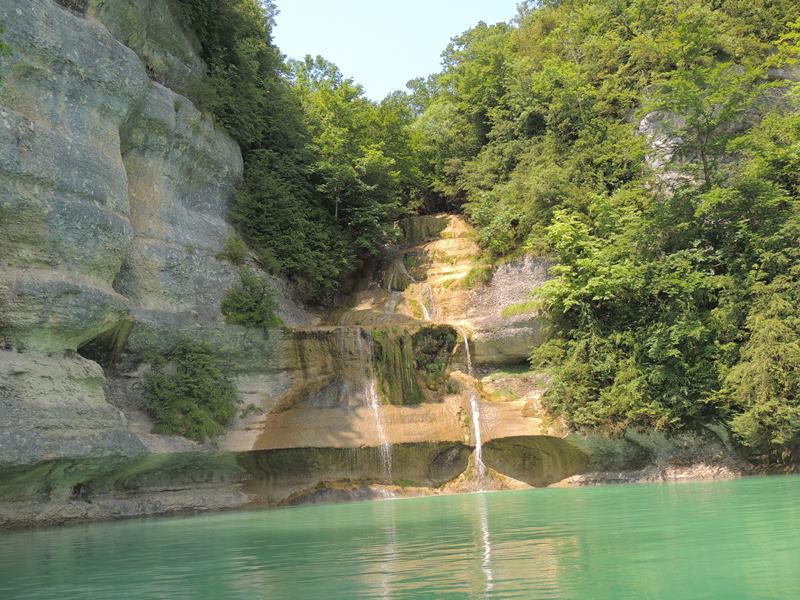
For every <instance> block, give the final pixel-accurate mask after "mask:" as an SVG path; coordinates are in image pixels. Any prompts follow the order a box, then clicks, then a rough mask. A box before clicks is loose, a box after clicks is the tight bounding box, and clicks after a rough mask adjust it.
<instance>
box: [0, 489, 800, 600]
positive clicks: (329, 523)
mask: <svg viewBox="0 0 800 600" xmlns="http://www.w3.org/2000/svg"><path fill="white" fill-rule="evenodd" d="M482 597H490V598H587V599H603V598H609V599H611V598H613V599H615V600H616V599H620V598H637V599H639V598H671V599H673V598H725V599H728V598H786V599H794V598H800V478H798V477H770V478H750V479H742V480H738V481H729V482H719V483H688V484H678V485H639V486H613V487H598V488H583V489H543V490H530V491H524V492H507V493H505V492H504V493H493V494H471V495H463V496H449V497H433V498H421V499H411V500H389V501H381V502H364V503H357V504H342V505H331V506H312V507H304V508H294V509H285V510H273V511H259V512H246V513H242V512H240V513H231V514H224V515H213V516H198V517H189V518H177V519H150V520H139V521H126V522H120V523H114V524H100V525H90V526H77V527H68V528H62V529H51V530H40V531H30V532H14V533H2V534H0V598H2V599H3V600H7V599H11V598H15V599H16V598H37V599H43V598H58V599H59V600H66V599H70V600H72V599H78V598H98V599H128V598H147V599H151V598H157V599H173V598H186V599H189V598H191V599H198V598H214V599H217V598H219V599H235V598H246V599H248V600H254V599H263V598H289V599H293V600H301V599H306V598H326V599H331V598H482Z"/></svg>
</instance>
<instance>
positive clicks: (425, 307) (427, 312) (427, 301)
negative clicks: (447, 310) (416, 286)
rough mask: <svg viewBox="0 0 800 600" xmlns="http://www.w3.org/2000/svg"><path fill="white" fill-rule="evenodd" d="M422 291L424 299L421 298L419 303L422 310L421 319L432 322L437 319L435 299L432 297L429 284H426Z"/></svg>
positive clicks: (431, 289)
mask: <svg viewBox="0 0 800 600" xmlns="http://www.w3.org/2000/svg"><path fill="white" fill-rule="evenodd" d="M422 291H423V293H424V294H425V298H423V299H422V300H421V301H420V303H419V305H420V307H421V308H422V317H423V319H425V320H426V321H432V320H434V319H435V318H437V314H436V299H435V298H434V297H433V288H432V287H431V286H430V284H427V283H426V284H425V285H424V286H423V287H422ZM429 307H430V308H429Z"/></svg>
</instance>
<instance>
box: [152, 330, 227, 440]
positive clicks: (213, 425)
mask: <svg viewBox="0 0 800 600" xmlns="http://www.w3.org/2000/svg"><path fill="white" fill-rule="evenodd" d="M142 393H143V397H144V400H145V405H146V408H147V412H148V413H149V415H150V416H151V417H152V419H153V421H154V422H155V427H154V429H153V431H154V432H155V433H165V434H173V435H182V436H184V437H187V438H189V439H192V440H196V441H203V440H206V439H208V438H212V437H214V436H217V435H219V434H221V433H223V432H224V431H225V428H226V427H227V426H228V425H229V424H230V423H231V421H232V420H233V417H234V413H235V408H236V386H235V385H234V383H233V381H232V380H231V379H230V378H229V377H228V376H227V375H226V374H225V372H224V371H223V370H222V369H221V367H220V365H219V364H218V363H217V361H216V359H215V358H214V355H213V354H212V352H211V348H210V347H209V346H208V345H206V344H198V343H194V342H189V341H183V342H181V343H179V344H178V345H177V346H176V347H175V348H174V349H173V350H172V351H171V352H170V353H169V354H167V355H166V356H163V357H161V356H159V357H155V358H153V359H152V361H151V371H150V372H149V373H148V374H147V375H146V376H145V378H144V381H143V383H142Z"/></svg>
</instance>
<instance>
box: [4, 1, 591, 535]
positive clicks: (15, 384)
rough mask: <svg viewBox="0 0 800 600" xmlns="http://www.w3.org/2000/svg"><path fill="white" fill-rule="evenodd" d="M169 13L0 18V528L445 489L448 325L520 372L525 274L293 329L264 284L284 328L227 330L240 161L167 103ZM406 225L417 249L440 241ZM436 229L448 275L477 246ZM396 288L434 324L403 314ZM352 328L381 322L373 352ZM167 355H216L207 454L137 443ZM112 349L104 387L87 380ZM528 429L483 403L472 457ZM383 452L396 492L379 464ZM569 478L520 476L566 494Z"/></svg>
mask: <svg viewBox="0 0 800 600" xmlns="http://www.w3.org/2000/svg"><path fill="white" fill-rule="evenodd" d="M76 4H78V3H75V2H73V3H71V5H73V6H74V5H76ZM170 6H171V5H170V3H169V2H164V1H161V0H114V1H111V0H87V1H86V2H85V3H83V7H84V9H85V10H81V11H80V12H74V11H72V10H68V9H66V8H64V7H63V6H62V5H61V4H60V3H58V2H56V1H55V0H4V1H3V2H2V3H0V22H2V23H3V24H4V25H5V34H4V37H5V39H6V41H7V42H8V43H9V44H10V45H11V46H12V47H13V54H12V55H11V56H9V57H3V58H0V73H2V76H3V79H4V84H3V86H2V88H0V526H2V525H3V524H4V523H12V524H13V523H18V522H37V523H38V522H60V521H65V520H70V519H76V518H104V517H114V516H128V515H135V514H150V513H162V512H169V511H174V510H182V509H187V508H223V507H230V506H239V505H242V504H244V503H248V502H252V501H254V500H259V499H260V500H261V501H266V502H279V501H283V500H285V499H286V498H287V497H288V496H289V495H292V497H294V498H295V499H296V498H298V497H303V494H304V493H305V492H304V491H303V490H304V489H305V488H309V489H313V488H314V486H315V485H317V483H318V482H320V481H322V480H324V479H326V478H327V479H330V478H333V479H337V478H338V479H343V478H344V479H353V480H359V479H365V480H374V479H376V478H377V479H381V478H382V483H384V484H390V483H392V479H397V480H408V481H413V482H415V483H416V484H418V485H440V484H442V483H443V482H445V481H448V480H449V479H452V478H453V477H455V476H456V475H458V474H459V473H460V472H462V471H463V470H464V468H465V466H466V464H467V458H468V456H469V454H470V451H471V445H473V444H474V440H473V438H472V428H471V426H470V423H469V418H468V416H467V411H466V409H465V406H464V393H463V391H464V389H465V387H464V386H470V385H474V382H470V381H468V379H469V378H467V377H466V375H464V374H463V373H459V372H458V368H459V365H460V364H461V363H463V356H461V355H460V354H459V350H458V343H457V340H458V334H457V331H456V330H455V328H454V327H450V326H449V325H447V326H445V325H444V322H445V321H448V322H449V321H452V320H453V319H455V320H456V321H459V319H461V320H463V322H459V323H456V325H458V326H464V327H465V328H466V329H467V330H469V331H471V332H473V333H474V336H473V337H474V341H473V344H474V349H475V357H476V360H477V361H478V362H479V363H482V364H491V363H493V362H498V363H518V362H520V361H521V360H524V358H525V356H526V355H527V352H528V349H529V346H530V344H531V343H532V341H535V337H536V335H537V333H536V332H537V331H538V329H537V321H536V317H535V315H534V316H530V315H529V316H527V317H514V318H508V319H507V318H504V317H502V316H501V315H500V312H501V311H502V308H504V307H505V306H507V305H510V304H511V303H514V302H519V301H521V300H524V299H525V297H526V295H527V292H528V291H529V286H528V283H529V282H526V283H523V284H522V285H517V287H515V288H513V290H511V283H513V282H514V281H518V280H520V278H522V279H525V278H528V279H530V278H529V277H528V275H530V273H532V272H536V273H539V275H541V276H542V277H543V275H542V272H543V271H542V267H541V265H539V264H538V263H535V264H534V263H531V264H528V263H525V264H522V265H521V266H520V265H516V266H509V267H505V268H503V269H501V270H500V271H498V273H497V274H496V275H495V278H496V281H495V283H494V285H492V286H489V287H488V288H486V289H483V290H482V291H480V292H476V294H477V295H475V294H472V295H470V294H471V293H468V292H464V293H461V294H456V293H450V294H448V293H447V288H448V285H449V284H447V281H448V279H453V277H455V278H456V279H458V278H461V277H463V275H464V274H465V272H461V271H459V272H457V273H453V272H448V270H447V269H448V267H447V265H445V264H444V263H443V264H442V265H434V267H436V268H439V269H440V271H441V272H438V275H439V276H440V277H439V278H438V279H436V280H435V281H434V280H432V281H431V285H428V286H427V287H425V286H424V285H422V284H421V283H419V282H417V281H416V280H415V278H414V272H415V271H414V268H413V265H409V267H410V268H407V267H406V264H405V262H403V261H402V260H401V261H400V262H399V263H398V264H397V265H396V268H395V269H394V271H393V272H394V273H395V276H394V277H393V279H392V281H391V282H390V283H389V288H390V290H389V291H387V292H383V291H379V292H378V293H377V296H376V294H372V296H370V297H371V298H372V299H373V300H374V299H375V298H376V297H378V296H380V300H381V303H379V305H374V304H373V305H371V306H370V307H367V308H366V309H365V310H364V311H359V310H358V309H355V310H352V311H348V313H347V314H346V315H337V316H336V318H332V319H331V326H329V327H310V326H312V325H316V321H317V320H318V319H317V317H316V316H315V315H313V314H312V313H310V312H309V311H308V310H307V309H306V308H305V307H303V306H302V305H301V304H300V303H298V302H297V301H295V300H294V299H293V294H292V290H291V287H290V286H289V285H288V284H287V283H286V282H284V281H282V280H280V279H279V278H275V277H271V281H272V284H273V287H274V288H275V290H276V295H277V298H276V299H277V301H278V312H279V314H280V315H281V317H282V318H283V320H284V322H285V323H286V325H287V327H284V328H276V329H273V330H270V331H268V332H264V331H261V330H257V329H246V328H243V327H239V326H231V325H227V324H225V322H224V318H223V316H222V314H221V312H220V308H219V307H220V303H221V301H222V298H223V297H224V295H225V293H226V292H227V290H228V289H229V288H230V287H231V285H233V284H234V283H236V282H237V281H238V270H237V268H235V267H233V266H231V265H229V264H227V263H226V262H224V261H221V260H220V259H218V258H217V256H218V255H219V253H220V252H221V251H222V249H223V247H224V245H225V242H226V240H227V239H228V237H229V236H230V235H231V233H232V227H231V225H230V223H229V221H228V218H227V216H228V211H229V208H230V205H231V201H232V199H233V196H234V193H235V189H236V186H237V185H238V183H239V182H240V180H241V176H242V156H241V153H240V150H239V148H238V146H237V145H236V143H235V142H234V141H233V140H232V139H231V138H230V136H228V135H227V134H226V133H225V132H224V131H222V130H221V129H220V128H219V127H217V126H216V125H215V124H214V122H213V120H212V119H211V118H210V117H209V116H207V115H204V114H203V113H202V112H201V111H200V110H198V108H197V107H195V106H194V105H193V104H192V102H191V101H190V100H189V99H188V98H186V97H185V96H182V95H181V94H180V93H178V92H177V91H176V90H180V89H187V88H190V87H191V85H192V84H193V82H196V81H197V80H198V78H200V77H201V76H202V75H203V73H204V71H205V68H206V67H205V65H204V64H203V61H202V60H201V59H200V57H199V54H198V52H197V42H196V40H194V39H193V38H192V36H191V35H190V34H188V33H186V32H184V31H183V30H182V28H181V26H180V22H179V20H178V19H176V18H175V15H174V14H173V13H172V12H171V8H170ZM418 225H419V227H420V228H421V231H419V232H416V233H414V232H413V231H409V232H407V234H408V235H409V236H410V237H411V238H414V237H415V236H417V237H420V236H421V238H420V239H422V238H424V239H425V240H428V238H429V236H430V235H431V234H432V233H436V234H438V233H441V229H442V227H439V226H438V225H439V224H437V223H435V222H428V220H425V219H422V220H420V221H419V223H418ZM450 226H451V227H453V228H454V233H453V235H443V236H442V237H441V239H439V240H438V241H437V242H435V244H438V246H435V247H431V248H430V249H431V250H432V254H437V253H438V254H439V255H442V252H444V255H447V252H453V253H455V256H456V257H457V258H458V260H456V263H458V264H457V265H456V269H461V268H462V267H463V266H465V265H468V264H469V261H470V260H471V258H472V256H473V254H472V250H473V246H474V244H471V242H470V241H469V240H468V239H467V237H468V236H467V237H465V236H462V235H461V234H465V235H466V233H468V232H465V230H464V227H465V224H464V223H463V221H460V220H452V221H451V222H450ZM429 229H430V231H428V230H429ZM423 230H424V231H423ZM414 241H415V240H414V239H410V240H409V242H410V243H413V242H414ZM426 243H427V242H426ZM431 243H434V242H431ZM462 259H463V260H462ZM447 260H450V258H448V259H447ZM459 260H461V262H458V261H459ZM537 269H538V270H537ZM462 270H463V269H462ZM467 270H468V266H467ZM436 273H437V272H436V270H435V269H434V274H436ZM539 275H537V276H539ZM265 276H266V275H265ZM451 283H452V282H451ZM401 285H402V286H410V288H409V289H411V290H413V292H414V294H416V295H417V296H418V297H419V301H420V302H422V304H421V305H418V308H419V306H425V309H426V310H428V309H429V310H430V311H431V312H435V311H438V314H437V315H435V316H434V317H432V318H431V321H437V320H440V318H441V320H442V323H443V324H442V325H436V324H435V323H426V322H424V320H423V319H422V318H421V317H422V315H421V314H420V315H416V314H414V311H413V310H411V308H412V307H411V306H410V304H409V303H410V300H411V299H412V297H411V296H409V295H408V294H406V295H405V296H403V295H401V294H398V293H397V291H396V290H395V289H394V288H395V287H397V286H401ZM414 286H416V287H414ZM481 294H483V295H481ZM492 294H495V296H496V297H495V296H492ZM384 295H385V298H384ZM417 296H414V297H417ZM426 302H427V304H426ZM376 306H377V308H376ZM468 306H472V311H471V312H470V311H469V310H467V308H468ZM390 309H391V310H390ZM458 315H461V316H460V317H459V316H458ZM429 316H430V315H429ZM364 319H366V322H367V324H370V325H375V324H376V323H377V322H380V323H381V324H383V325H387V326H389V327H388V329H386V330H382V331H381V332H377V331H376V332H375V337H374V339H373V336H372V334H370V335H369V336H367V334H366V332H365V331H364V330H362V329H360V328H358V327H357V326H358V325H361V324H364V322H363V320H364ZM398 324H402V325H404V327H405V329H402V328H401V329H397V328H395V326H396V325H398ZM378 334H380V335H378ZM381 336H383V337H381ZM182 338H191V339H194V340H198V341H206V342H209V343H210V344H211V345H212V346H213V348H214V349H215V351H216V352H217V354H218V357H219V358H220V360H222V361H223V362H224V364H225V366H226V368H227V369H228V370H229V372H230V373H231V374H232V375H233V377H234V378H235V380H236V384H237V388H238V390H239V396H240V400H241V407H242V409H243V410H241V411H240V412H239V414H237V417H236V420H235V423H234V425H233V426H232V427H231V430H230V431H229V432H228V433H227V434H226V435H224V436H222V438H221V439H220V440H218V441H217V442H218V444H217V445H216V446H210V445H202V444H197V443H194V442H191V441H189V440H185V439H182V438H177V437H173V436H163V435H156V434H153V433H152V423H151V422H150V421H149V419H148V418H147V416H146V415H145V414H144V412H143V411H142V409H141V403H140V397H139V396H140V395H139V392H138V389H137V383H138V382H139V381H140V379H141V375H142V373H143V369H145V368H146V367H144V366H143V360H142V359H143V357H144V356H145V355H146V354H147V353H148V352H151V351H156V352H165V351H168V350H170V349H171V348H172V347H173V346H174V344H175V343H176V342H177V341H178V340H180V339H182ZM110 353H113V354H114V357H115V359H116V363H115V370H114V372H113V373H110V372H104V371H103V369H102V368H101V366H100V364H98V362H101V363H102V362H104V358H106V357H107V355H109V354H110ZM462 370H463V369H462ZM373 376H374V379H375V381H376V382H377V383H376V384H375V386H376V387H375V388H374V389H373V388H370V387H369V386H370V385H371V382H372V379H371V378H373ZM526 411H528V413H529V412H530V411H531V405H530V401H529V399H522V400H519V401H518V402H508V403H505V404H504V405H503V406H498V407H495V408H487V414H488V415H490V422H489V423H487V429H486V430H487V432H488V437H487V440H488V439H501V438H504V437H508V436H522V437H525V436H530V435H539V434H542V433H546V431H545V430H544V428H542V427H540V425H541V420H538V419H535V418H531V417H530V415H529V414H527V413H526ZM526 415H527V416H526ZM379 434H380V435H379ZM387 441H388V442H391V443H392V444H395V445H396V447H397V450H396V453H397V454H396V457H395V461H394V470H393V472H392V473H385V472H384V471H383V470H382V468H381V463H380V460H379V457H378V453H377V450H376V448H377V447H378V446H380V444H382V443H384V442H387ZM561 443H562V440H560V439H558V438H556V437H554V438H552V444H554V445H555V446H554V447H556V448H560V444H561ZM564 443H565V442H564ZM548 448H549V449H550V450H552V448H551V446H550V445H548ZM550 450H548V451H550ZM553 451H555V452H558V450H553ZM490 455H491V453H490ZM501 462H502V464H506V463H507V464H512V463H513V464H514V465H515V467H514V468H515V469H516V470H517V471H519V470H520V468H519V466H518V465H517V463H514V461H513V460H512V458H510V457H508V456H507V455H505V454H504V455H503V460H502V461H500V462H498V464H501ZM529 462H530V464H534V463H535V461H533V462H531V461H529ZM579 462H580V461H576V460H570V461H565V462H564V463H563V464H564V465H567V466H565V467H564V468H563V469H561V471H559V469H557V468H551V466H548V467H547V472H546V473H544V472H543V473H542V474H540V475H541V476H537V475H535V474H530V473H529V474H528V475H527V476H528V477H529V479H530V480H531V481H534V480H535V481H537V482H541V481H544V480H550V479H552V478H553V477H556V475H560V476H566V475H569V474H572V473H573V472H574V469H575V465H576V464H578V463H579ZM556 463H558V461H550V462H548V463H547V464H548V465H551V464H556ZM558 464H561V463H558ZM293 465H294V466H293ZM297 465H300V466H297ZM296 466H297V472H287V471H286V470H287V469H289V470H291V469H295V467H296ZM281 469H283V471H281ZM278 471H280V472H278ZM562 471H563V472H562ZM298 494H299V496H297V495H298ZM90 496H91V497H92V502H91V503H88V502H87V501H86V498H87V497H90Z"/></svg>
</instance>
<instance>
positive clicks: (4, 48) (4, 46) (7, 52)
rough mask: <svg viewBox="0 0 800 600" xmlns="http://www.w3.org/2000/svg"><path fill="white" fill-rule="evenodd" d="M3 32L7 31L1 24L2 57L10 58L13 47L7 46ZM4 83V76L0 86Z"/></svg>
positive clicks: (0, 43)
mask: <svg viewBox="0 0 800 600" xmlns="http://www.w3.org/2000/svg"><path fill="white" fill-rule="evenodd" d="M3 31H5V27H4V25H3V24H2V23H0V57H2V56H8V55H10V54H11V46H9V45H8V44H6V43H5V42H4V41H3V39H2V37H1V36H2V35H3ZM2 83H3V78H2V76H0V84H2Z"/></svg>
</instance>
